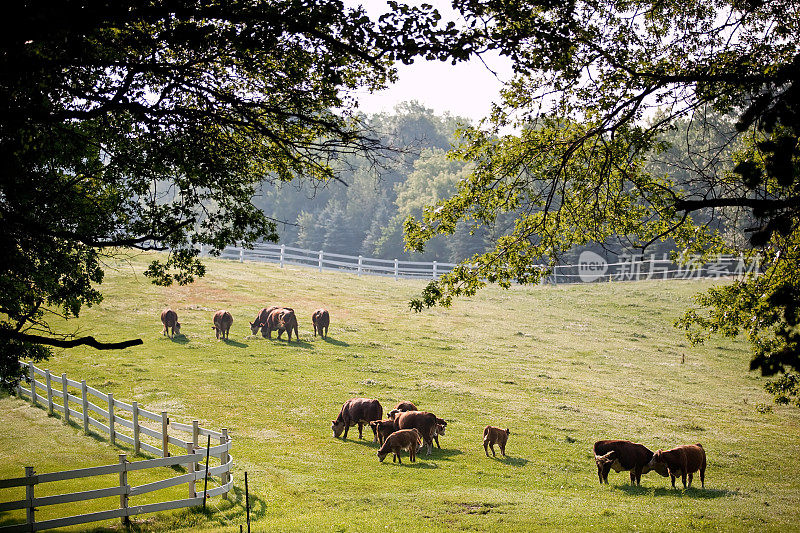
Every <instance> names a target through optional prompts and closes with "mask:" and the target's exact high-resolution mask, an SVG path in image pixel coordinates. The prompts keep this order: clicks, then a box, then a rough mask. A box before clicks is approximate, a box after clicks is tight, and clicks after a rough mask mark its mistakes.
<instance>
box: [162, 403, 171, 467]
mask: <svg viewBox="0 0 800 533" xmlns="http://www.w3.org/2000/svg"><path fill="white" fill-rule="evenodd" d="M168 427H169V418H168V417H167V412H166V411H161V447H162V449H163V452H162V454H161V455H162V457H169V435H168V434H167V428H168Z"/></svg>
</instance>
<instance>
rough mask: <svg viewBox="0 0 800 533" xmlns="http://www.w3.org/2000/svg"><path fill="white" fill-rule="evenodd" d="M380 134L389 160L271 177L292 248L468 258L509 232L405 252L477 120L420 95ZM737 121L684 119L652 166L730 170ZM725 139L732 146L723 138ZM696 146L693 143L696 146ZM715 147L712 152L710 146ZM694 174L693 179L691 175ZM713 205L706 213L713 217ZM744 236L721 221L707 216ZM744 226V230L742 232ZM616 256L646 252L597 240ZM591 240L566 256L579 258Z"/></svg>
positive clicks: (267, 201)
mask: <svg viewBox="0 0 800 533" xmlns="http://www.w3.org/2000/svg"><path fill="white" fill-rule="evenodd" d="M367 123H368V124H369V125H370V127H371V128H372V130H373V131H374V132H375V135H377V136H379V137H380V139H381V141H382V144H383V145H384V146H386V150H385V152H384V153H383V157H382V159H379V162H378V163H376V161H375V160H374V158H370V159H367V158H364V157H362V156H359V155H356V154H354V155H349V156H345V157H342V158H340V160H339V161H337V165H336V166H337V170H338V172H337V178H338V179H337V180H331V181H329V182H327V183H325V184H324V185H320V184H319V183H314V184H311V183H309V182H307V181H305V182H304V181H299V180H298V181H293V182H287V183H280V182H278V183H272V182H270V183H269V186H265V187H263V188H262V190H263V193H262V194H260V195H259V196H257V197H256V198H255V200H254V203H255V204H256V205H257V206H259V207H260V208H261V209H262V210H263V211H264V213H265V214H266V215H267V216H268V217H270V218H271V219H273V220H275V221H277V222H279V224H278V233H279V235H280V242H281V243H283V244H286V245H289V246H297V247H300V248H308V249H312V250H325V251H327V252H333V253H341V254H349V255H358V254H361V255H364V256H370V257H380V258H385V259H393V258H397V259H402V260H425V261H433V260H437V261H443V262H458V261H461V260H463V259H466V258H469V257H471V256H473V255H474V254H477V253H483V252H485V251H487V250H489V249H491V248H492V247H493V242H494V240H495V239H496V238H497V237H498V236H500V235H502V234H504V233H507V232H508V231H509V230H510V229H511V228H510V225H512V224H513V223H514V217H513V216H510V215H507V216H504V217H502V216H501V217H500V218H499V219H498V221H497V223H496V224H495V225H494V226H492V227H486V226H472V225H471V224H469V223H465V222H463V221H462V222H459V224H458V226H457V229H456V231H455V233H454V234H453V235H451V236H437V237H435V238H434V239H432V240H431V241H430V242H429V243H428V244H427V246H426V247H425V251H424V252H423V253H421V254H420V253H416V252H409V251H407V250H405V245H404V241H403V221H404V220H405V219H406V218H407V217H409V216H413V217H415V218H420V217H421V214H422V209H423V207H425V206H429V205H433V204H434V203H435V202H437V201H438V200H441V199H444V198H448V197H450V196H452V195H453V193H455V191H456V188H457V185H458V183H459V180H461V179H462V178H463V177H464V176H465V175H467V174H468V173H469V172H470V170H471V167H470V165H469V164H468V163H465V162H463V161H460V160H458V159H456V158H454V157H452V155H449V154H448V152H449V151H450V150H451V149H452V148H453V147H454V146H457V144H458V143H459V131H461V129H462V128H465V127H470V126H472V125H471V124H470V122H469V120H468V119H466V118H463V117H455V116H451V115H449V114H445V115H436V114H435V113H434V112H433V111H432V110H431V109H428V108H426V107H424V106H423V105H421V104H419V103H417V102H407V103H403V104H400V105H398V106H397V107H396V108H395V109H394V111H393V112H392V113H381V114H376V115H372V116H370V117H367ZM732 128H733V123H732V122H731V121H729V120H726V119H724V118H722V117H719V116H718V115H715V114H710V115H700V114H697V115H696V117H695V118H694V119H692V120H690V121H682V122H678V123H677V126H676V127H675V128H674V129H673V130H672V131H671V132H670V134H668V135H666V136H665V137H664V141H665V144H664V147H663V150H661V151H660V152H658V153H655V154H653V155H652V156H651V159H650V161H649V162H648V167H649V169H650V171H651V172H654V173H657V174H659V175H663V176H666V177H667V178H668V179H670V180H672V181H674V182H678V183H680V182H683V181H684V178H685V177H687V176H688V175H690V174H691V173H692V172H697V171H698V169H705V171H706V172H710V171H711V170H714V171H720V170H721V169H722V162H723V161H730V156H729V154H730V151H731V150H732V149H733V148H732V147H731V146H729V145H727V144H726V143H724V142H720V140H721V139H725V138H727V137H729V136H730V135H731V132H732ZM720 145H723V146H725V148H724V150H723V152H722V153H721V152H720V151H719V148H718V147H719V146H720ZM689 146H691V147H692V149H691V150H689ZM704 147H708V150H704ZM686 181H688V179H687V180H686ZM703 216H704V215H703V213H700V214H698V215H696V218H697V217H701V218H702V217H703ZM703 221H704V222H707V223H708V224H710V225H711V226H714V227H715V228H716V229H720V230H721V231H723V232H727V233H729V234H730V235H736V234H737V233H736V232H733V231H730V230H731V229H732V228H727V227H726V226H725V225H724V224H728V225H730V221H729V220H728V221H726V222H725V223H723V221H721V220H713V219H711V218H708V219H707V220H703ZM739 234H740V233H739ZM590 248H591V249H592V250H593V251H595V252H597V253H599V254H601V255H603V256H605V257H606V258H607V259H609V260H613V259H615V257H616V256H618V255H620V254H626V253H627V254H634V253H642V250H641V249H637V248H636V247H635V246H634V243H631V242H629V241H628V240H627V239H626V238H625V236H618V237H617V238H614V239H611V240H609V241H607V242H606V243H604V244H603V245H602V246H601V245H593V246H591V247H590ZM583 249H585V248H583V247H582V248H580V249H574V250H571V251H570V252H568V253H567V254H565V255H563V256H562V257H560V258H559V260H560V262H562V263H570V262H576V261H577V256H578V254H579V253H580V252H581V251H582V250H583ZM673 249H674V246H673V244H672V241H670V240H667V241H665V242H656V243H652V244H651V245H650V246H648V248H647V249H646V250H645V253H646V254H652V253H655V254H663V253H668V252H671V251H673Z"/></svg>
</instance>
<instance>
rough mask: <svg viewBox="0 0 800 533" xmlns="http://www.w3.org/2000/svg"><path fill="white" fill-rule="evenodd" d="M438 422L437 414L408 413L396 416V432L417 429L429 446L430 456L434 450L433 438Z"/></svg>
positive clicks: (424, 412) (423, 412)
mask: <svg viewBox="0 0 800 533" xmlns="http://www.w3.org/2000/svg"><path fill="white" fill-rule="evenodd" d="M437 420H439V419H438V418H436V415H435V414H433V413H428V412H427V411H406V412H405V413H399V414H397V415H396V416H395V418H394V427H395V430H399V429H413V428H416V429H417V430H418V431H419V434H420V435H421V436H422V440H423V441H424V442H425V444H426V445H427V446H428V455H430V454H431V450H433V436H434V434H435V433H436V423H437Z"/></svg>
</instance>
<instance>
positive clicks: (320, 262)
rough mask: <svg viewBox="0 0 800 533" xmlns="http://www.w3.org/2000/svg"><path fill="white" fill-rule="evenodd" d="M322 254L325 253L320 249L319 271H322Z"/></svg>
mask: <svg viewBox="0 0 800 533" xmlns="http://www.w3.org/2000/svg"><path fill="white" fill-rule="evenodd" d="M322 255H323V251H322V250H320V251H319V271H320V272H322Z"/></svg>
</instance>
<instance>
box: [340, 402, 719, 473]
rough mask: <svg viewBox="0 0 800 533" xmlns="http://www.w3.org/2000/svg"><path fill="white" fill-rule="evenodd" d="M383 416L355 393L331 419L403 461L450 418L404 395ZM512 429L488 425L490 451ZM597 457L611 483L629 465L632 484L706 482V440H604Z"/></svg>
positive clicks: (375, 404)
mask: <svg viewBox="0 0 800 533" xmlns="http://www.w3.org/2000/svg"><path fill="white" fill-rule="evenodd" d="M386 416H387V419H386V420H382V418H383V407H382V406H381V403H380V402H379V401H378V400H375V399H372V398H351V399H349V400H347V401H346V402H344V405H342V409H341V411H339V416H338V417H336V420H333V421H332V423H331V430H333V436H334V437H336V438H338V437H339V436H341V437H342V439H346V438H347V432H348V430H349V429H350V428H351V427H353V426H358V438H359V439H362V438H364V426H365V425H369V426H370V428H372V434H373V442H377V443H378V444H379V445H380V448H379V449H378V459H379V460H380V461H381V462H383V460H384V459H385V458H386V456H387V455H389V453H392V454H394V455H393V458H392V461H393V462H395V461H396V462H398V463H401V464H402V461H401V460H400V452H402V451H408V456H409V459H410V460H411V462H414V461H416V455H417V452H418V451H420V450H421V449H422V446H423V444H424V445H425V446H427V448H428V455H430V454H431V450H432V449H433V443H434V442H436V447H437V448H441V446H440V445H439V436H440V435H444V433H445V429H446V427H447V422H446V421H445V420H443V419H441V418H439V417H437V416H436V415H435V414H433V413H429V412H427V411H420V410H419V409H417V406H416V405H414V404H413V403H411V402H408V401H401V402H399V403H398V404H397V405H395V406H394V408H393V409H392V410H391V411H389V413H388V414H387V415H386ZM510 434H511V432H510V431H509V430H508V429H507V428H506V429H501V428H498V427H494V426H486V428H484V430H483V450H484V452H485V453H486V457H489V449H491V450H492V455H493V456H496V454H495V452H494V445H495V444H496V445H497V446H498V447H499V448H500V453H501V454H502V455H503V457H505V455H506V443H507V441H508V436H509V435H510ZM594 460H595V463H596V464H597V475H598V477H599V478H600V483H601V484H602V483H608V473H609V472H610V471H611V469H612V468H613V469H614V471H615V472H622V471H629V472H630V476H631V484H635V485H640V484H641V478H642V474H646V473H648V472H650V471H651V470H653V471H655V472H658V473H659V474H661V475H662V476H664V477H670V478H671V480H672V486H673V487H675V478H677V477H678V476H680V477H681V480H682V481H683V487H684V488H686V487H687V482H686V480H687V476H688V480H689V482H688V486H689V487H691V486H692V477H693V474H694V473H695V472H698V471H699V472H700V484H701V486H702V487H703V488H705V475H706V452H705V450H704V449H703V446H702V445H701V444H692V445H689V446H678V447H677V448H673V449H671V450H658V451H657V452H655V453H653V452H652V451H650V450H649V449H648V448H647V447H646V446H643V445H642V444H636V443H633V442H631V441H628V440H600V441H597V442H595V444H594Z"/></svg>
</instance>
